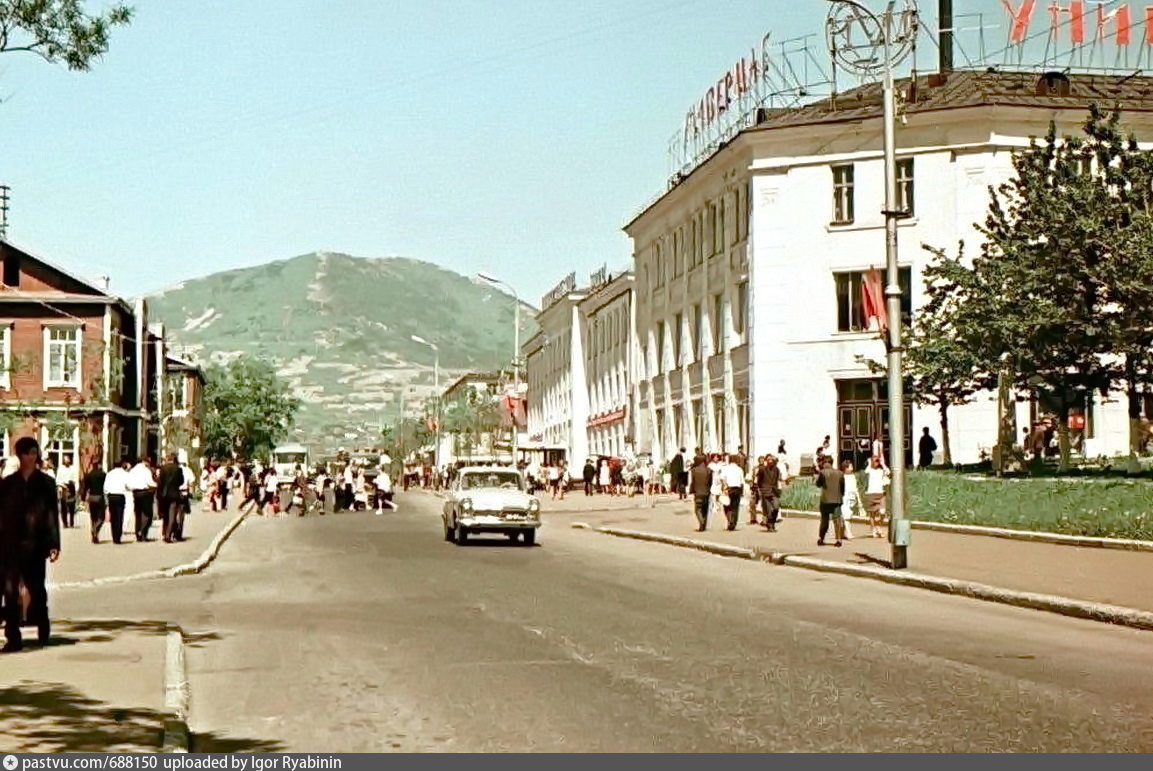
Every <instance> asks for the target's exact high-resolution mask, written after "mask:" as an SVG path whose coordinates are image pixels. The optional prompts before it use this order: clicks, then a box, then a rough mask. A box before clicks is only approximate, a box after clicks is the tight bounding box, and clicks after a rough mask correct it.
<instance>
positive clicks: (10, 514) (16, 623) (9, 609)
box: [0, 436, 60, 653]
mask: <svg viewBox="0 0 1153 771" xmlns="http://www.w3.org/2000/svg"><path fill="white" fill-rule="evenodd" d="M14 450H15V453H16V457H17V458H19V460H20V468H19V470H18V471H17V472H16V473H15V474H12V475H11V476H8V477H5V478H4V479H3V480H2V481H0V533H2V534H3V538H2V539H0V566H3V582H4V636H5V638H6V639H7V642H6V643H5V645H4V648H3V652H4V653H14V652H16V651H19V650H21V649H22V648H23V647H24V641H23V637H22V635H21V633H20V626H21V624H22V623H23V622H24V621H28V622H29V623H32V622H35V624H36V633H37V634H36V637H37V641H38V642H39V643H40V644H41V645H46V644H47V643H48V640H49V637H50V636H51V634H52V625H51V622H50V621H49V615H48V587H47V586H46V585H45V579H46V577H47V565H46V564H45V561H48V562H56V560H58V559H59V558H60V509H59V505H60V498H59V496H58V495H57V492H56V482H55V480H53V479H52V478H51V477H49V476H48V475H47V474H45V473H43V472H42V471H39V470H38V465H39V463H40V445H39V444H38V443H37V442H36V440H35V439H33V438H32V437H30V436H25V437H23V438H21V439H19V440H17V442H16V446H15V447H14ZM22 586H23V588H24V589H25V590H26V591H27V592H28V595H29V598H30V600H31V602H30V603H29V605H28V616H27V618H26V619H25V618H22V617H21V616H22V615H23V610H24V607H23V603H22V602H21V591H20V590H21V587H22Z"/></svg>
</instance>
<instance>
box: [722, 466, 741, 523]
mask: <svg viewBox="0 0 1153 771" xmlns="http://www.w3.org/2000/svg"><path fill="white" fill-rule="evenodd" d="M737 460H738V459H737V456H736V455H730V456H729V462H728V463H726V464H724V465H723V466H722V467H721V479H722V480H723V481H724V491H725V492H724V494H725V495H727V496H728V499H729V502H728V503H727V504H726V505H725V515H726V516H728V518H729V530H736V529H737V520H738V519H740V517H741V493H743V492H744V489H745V472H744V471H743V470H742V469H741V465H740V463H738V462H737Z"/></svg>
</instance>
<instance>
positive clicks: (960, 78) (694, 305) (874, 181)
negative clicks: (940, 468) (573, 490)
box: [626, 71, 1153, 463]
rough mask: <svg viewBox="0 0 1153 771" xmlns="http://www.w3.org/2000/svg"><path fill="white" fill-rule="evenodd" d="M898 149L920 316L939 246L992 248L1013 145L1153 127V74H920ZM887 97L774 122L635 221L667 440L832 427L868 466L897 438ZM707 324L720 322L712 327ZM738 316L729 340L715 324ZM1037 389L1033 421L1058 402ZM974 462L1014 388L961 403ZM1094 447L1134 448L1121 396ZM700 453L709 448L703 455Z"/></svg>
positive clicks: (641, 306) (650, 399) (908, 266)
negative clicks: (882, 280) (882, 305)
mask: <svg viewBox="0 0 1153 771" xmlns="http://www.w3.org/2000/svg"><path fill="white" fill-rule="evenodd" d="M900 88H901V90H902V97H903V98H902V111H901V124H900V125H899V129H898V132H897V142H898V194H899V195H898V198H899V203H900V206H901V208H902V209H903V210H904V211H905V213H906V215H907V216H905V217H904V218H903V219H902V220H901V221H900V224H899V228H898V231H899V263H900V266H901V274H902V275H901V286H902V288H903V290H904V295H905V296H904V298H903V300H902V309H903V315H907V316H909V317H911V318H915V314H916V310H917V308H918V307H919V306H920V305H921V303H922V298H923V270H924V267H925V265H926V262H927V260H928V259H930V254H929V252H927V251H926V250H925V249H924V248H923V247H922V245H923V244H924V245H930V246H935V247H939V248H942V249H946V250H949V251H951V250H953V249H955V248H956V246H957V244H958V243H959V242H961V241H964V242H965V244H966V245H967V246H968V248H967V250H966V251H967V253H969V254H975V253H978V252H979V245H980V241H981V238H980V234H979V232H978V231H977V229H976V228H975V223H978V222H981V221H983V220H984V217H985V214H986V211H987V209H988V205H989V189H990V187H996V186H998V185H999V184H1001V183H1002V182H1005V181H1007V180H1008V179H1010V178H1011V177H1012V175H1013V167H1012V153H1013V151H1014V150H1018V149H1020V148H1023V147H1025V146H1027V145H1028V143H1029V141H1030V137H1036V136H1043V135H1044V134H1045V132H1046V131H1047V129H1048V127H1049V124H1050V122H1051V121H1052V122H1054V123H1055V124H1056V126H1057V130H1058V133H1059V134H1073V135H1075V134H1078V133H1079V132H1080V126H1081V124H1082V123H1083V121H1084V120H1085V116H1086V112H1087V108H1088V105H1089V104H1090V103H1091V102H1097V103H1099V104H1102V105H1106V104H1109V105H1112V104H1114V103H1117V104H1120V106H1121V107H1122V109H1123V121H1124V122H1125V123H1126V128H1127V129H1130V130H1134V131H1136V132H1137V134H1138V135H1139V136H1150V135H1153V131H1151V129H1153V125H1151V124H1153V79H1150V78H1144V77H1137V76H1115V77H1114V76H1104V75H1077V74H1073V75H1068V76H1066V75H1060V74H1048V75H1038V74H1035V73H1005V72H985V71H980V72H978V71H952V72H945V73H941V74H934V75H930V76H928V77H921V78H918V79H917V81H916V83H915V84H913V83H910V81H908V80H906V81H904V82H903V83H901V84H900ZM882 128H883V127H882V122H881V102H880V89H879V88H878V87H877V86H875V85H870V86H864V87H862V88H858V89H855V90H852V91H849V92H847V93H843V94H840V95H839V96H838V97H837V98H836V99H835V100H832V99H826V100H822V101H819V102H815V103H813V104H810V105H806V106H802V107H798V108H795V109H787V110H766V111H762V114H761V115H760V120H759V122H758V123H757V125H755V126H753V127H752V128H748V129H745V130H744V131H742V132H741V133H740V134H738V135H737V136H736V137H735V138H734V139H732V140H731V141H730V142H729V143H728V144H726V145H725V146H724V147H722V148H721V149H719V150H718V151H717V152H716V153H714V154H713V155H712V156H711V157H710V158H709V159H708V160H706V161H705V162H704V163H703V164H702V165H701V166H699V167H698V168H696V169H695V170H693V171H692V172H691V173H690V174H688V175H687V176H685V177H684V178H682V179H681V180H679V182H677V183H676V184H674V185H672V186H671V188H670V189H669V191H668V192H667V193H666V194H665V195H664V196H662V197H661V198H660V199H659V200H657V201H656V203H654V204H652V205H651V206H649V207H648V208H647V209H646V210H645V211H644V212H643V213H642V214H641V215H640V216H638V217H637V218H636V219H635V220H633V222H631V223H630V224H629V225H628V226H627V227H626V231H627V232H628V234H629V235H630V236H631V237H632V239H633V244H634V260H635V265H636V270H637V276H638V280H637V290H638V295H637V296H638V311H637V319H638V321H637V329H638V334H639V336H640V340H641V345H642V350H643V352H642V361H643V362H644V364H643V367H644V373H643V376H641V377H640V378H639V386H640V387H639V390H638V401H639V408H640V412H641V414H642V415H646V416H647V417H648V418H649V420H650V421H651V423H650V424H649V425H648V426H647V428H646V427H642V428H641V431H642V433H646V432H647V434H648V441H649V442H651V443H652V445H653V446H654V447H655V448H659V449H660V450H661V452H662V453H663V457H666V458H667V457H668V453H669V451H670V449H671V448H673V447H674V446H676V445H678V444H679V445H681V446H690V445H696V446H701V447H704V448H705V449H714V448H716V449H725V450H730V449H733V448H734V447H735V445H736V444H738V443H744V444H746V446H747V447H748V449H749V451H750V452H751V453H752V454H763V453H767V452H774V451H776V449H777V446H778V443H779V442H781V441H785V442H786V444H787V448H788V450H789V452H790V453H791V454H792V455H794V456H797V457H800V456H802V455H803V454H810V453H812V452H813V450H814V449H815V448H816V447H817V446H818V445H819V444H820V443H821V442H822V439H823V437H825V436H826V435H828V436H830V437H831V441H832V444H833V446H834V448H835V449H836V451H837V452H838V454H839V455H840V456H841V457H848V458H855V459H856V460H857V461H858V462H861V461H862V460H863V458H864V454H866V453H867V450H865V449H863V448H867V446H868V444H869V442H870V440H872V439H873V438H875V437H877V436H881V437H883V438H884V440H885V441H886V445H887V444H888V436H887V434H888V405H887V392H886V384H885V381H884V379H883V378H882V377H879V376H878V375H877V374H875V372H874V370H873V369H872V368H871V367H870V363H869V362H870V361H874V362H883V361H884V359H885V346H884V343H883V341H882V340H881V338H880V335H879V334H878V332H877V331H876V330H874V329H870V328H868V326H867V324H866V318H865V314H864V311H863V309H862V301H861V297H862V288H861V285H862V282H863V280H864V276H865V274H866V273H867V272H868V271H870V270H871V269H873V268H879V269H881V271H882V272H883V271H884V260H885V258H884V255H885V241H884V238H885V236H884V233H885V231H884V216H883V213H882V209H883V204H884V182H883V161H882ZM702 317H703V319H704V321H703V322H702V321H701V319H702ZM714 325H716V326H719V329H720V334H719V336H718V335H717V334H716V333H715V332H713V329H714V328H715V326H714ZM1027 396H1028V395H1023V397H1025V398H1026V400H1025V401H1023V402H1021V403H1020V404H1019V405H1018V408H1017V422H1018V425H1019V426H1020V425H1026V426H1027V425H1030V423H1031V422H1033V421H1036V420H1037V419H1038V418H1039V417H1040V415H1041V414H1042V413H1044V412H1045V405H1044V404H1039V403H1038V402H1037V400H1036V399H1032V400H1029V399H1028V398H1027ZM905 411H906V425H907V426H908V427H909V433H907V434H906V436H905V437H903V438H902V439H901V441H902V444H903V445H904V446H905V447H906V448H908V449H909V450H910V451H911V450H912V442H913V441H914V435H919V434H920V433H921V430H922V428H924V427H928V428H929V429H930V431H931V433H932V434H933V435H934V436H935V437H936V438H937V439H938V440H939V439H940V423H939V416H938V414H937V411H936V409H935V408H933V407H920V406H917V405H915V404H914V403H913V400H911V399H910V400H909V401H908V402H907V404H906V406H905ZM951 415H952V419H951V421H950V422H951V431H950V433H951V446H952V450H953V459H954V461H955V462H961V463H967V462H975V461H977V460H979V459H981V458H982V457H987V456H988V455H989V454H990V453H991V451H992V447H993V444H994V443H995V442H996V436H997V418H996V401H995V395H994V394H991V393H983V394H979V395H978V396H977V399H976V400H975V401H974V403H972V404H969V405H966V406H963V407H956V408H953V410H952V413H951ZM1080 418H1081V421H1079V423H1082V422H1083V424H1084V429H1083V434H1082V436H1081V437H1080V438H1081V439H1082V440H1083V443H1082V444H1081V447H1082V449H1083V451H1084V452H1085V453H1086V454H1089V455H1096V454H1115V453H1124V452H1125V451H1126V450H1127V446H1128V444H1127V430H1128V424H1127V415H1126V409H1125V405H1124V400H1123V399H1122V398H1120V397H1110V398H1108V399H1100V398H1099V395H1098V398H1097V399H1094V398H1093V397H1088V398H1087V399H1086V403H1085V404H1084V405H1083V410H1082V412H1081V415H1080ZM690 449H691V447H690Z"/></svg>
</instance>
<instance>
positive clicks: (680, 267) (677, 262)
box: [673, 230, 685, 278]
mask: <svg viewBox="0 0 1153 771" xmlns="http://www.w3.org/2000/svg"><path fill="white" fill-rule="evenodd" d="M684 256H685V255H684V250H683V248H682V242H681V231H679V230H678V231H677V232H676V233H673V277H674V278H675V277H677V276H679V275H681V274H682V273H684V267H685V261H684Z"/></svg>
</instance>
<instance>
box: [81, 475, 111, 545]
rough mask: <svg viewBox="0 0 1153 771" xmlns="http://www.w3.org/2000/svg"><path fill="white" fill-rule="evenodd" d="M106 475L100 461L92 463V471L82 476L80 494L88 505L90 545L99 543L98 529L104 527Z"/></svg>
mask: <svg viewBox="0 0 1153 771" xmlns="http://www.w3.org/2000/svg"><path fill="white" fill-rule="evenodd" d="M107 477H108V475H107V474H105V473H104V468H103V466H102V465H101V463H100V459H99V458H97V459H96V460H94V461H92V470H91V471H89V472H88V473H87V474H85V475H84V483H83V484H82V485H81V493H82V494H83V496H84V500H85V501H87V503H88V524H89V529H90V532H91V534H92V543H100V528H101V527H103V525H104V517H105V513H106V512H107V506H106V505H105V502H104V482H105V480H106V479H107Z"/></svg>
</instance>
